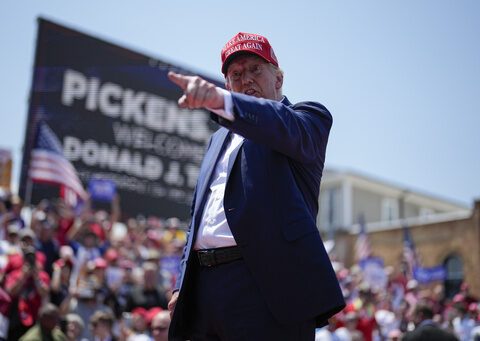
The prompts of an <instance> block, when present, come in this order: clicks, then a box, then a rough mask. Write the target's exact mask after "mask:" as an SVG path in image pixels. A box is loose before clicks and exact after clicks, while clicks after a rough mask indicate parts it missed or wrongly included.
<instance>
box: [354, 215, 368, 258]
mask: <svg viewBox="0 0 480 341" xmlns="http://www.w3.org/2000/svg"><path fill="white" fill-rule="evenodd" d="M358 223H359V224H360V232H359V233H358V235H357V240H356V242H355V258H356V259H357V262H361V261H363V260H365V259H367V258H369V257H370V256H371V255H372V246H371V244H370V238H368V234H367V231H366V225H365V217H364V216H363V214H361V215H360V217H359V219H358Z"/></svg>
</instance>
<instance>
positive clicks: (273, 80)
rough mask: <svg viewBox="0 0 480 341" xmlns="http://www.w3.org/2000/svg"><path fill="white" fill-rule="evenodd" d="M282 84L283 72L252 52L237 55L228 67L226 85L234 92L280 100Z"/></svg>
mask: <svg viewBox="0 0 480 341" xmlns="http://www.w3.org/2000/svg"><path fill="white" fill-rule="evenodd" d="M282 84H283V75H282V73H281V72H280V71H279V70H278V71H276V70H274V69H273V68H272V67H271V66H270V65H269V64H268V63H267V62H266V61H265V60H263V59H262V58H260V57H258V56H255V55H252V54H245V55H240V56H238V57H236V58H235V59H233V60H232V61H231V62H230V65H229V66H228V69H227V76H226V87H227V89H228V90H231V91H234V92H239V93H242V94H246V95H250V96H255V97H258V98H266V99H272V100H276V101H279V100H281V99H282V94H281V88H282Z"/></svg>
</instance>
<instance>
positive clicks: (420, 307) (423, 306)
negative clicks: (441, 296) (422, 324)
mask: <svg viewBox="0 0 480 341" xmlns="http://www.w3.org/2000/svg"><path fill="white" fill-rule="evenodd" d="M415 314H422V316H423V319H424V320H429V319H432V318H433V308H432V306H431V304H429V303H428V302H419V303H417V304H416V305H415Z"/></svg>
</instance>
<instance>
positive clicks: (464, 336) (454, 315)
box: [315, 260, 480, 341]
mask: <svg viewBox="0 0 480 341" xmlns="http://www.w3.org/2000/svg"><path fill="white" fill-rule="evenodd" d="M332 264H333V266H334V268H335V270H336V273H337V278H338V279H339V281H340V285H341V287H342V291H343V294H344V297H345V301H346V302H347V306H346V308H345V309H344V310H343V311H342V312H341V313H339V314H337V315H335V316H334V317H333V318H332V319H330V320H329V325H328V326H326V327H324V328H322V329H319V330H317V332H316V339H315V340H316V341H372V340H373V341H385V340H388V341H396V340H405V341H407V340H417V341H421V340H432V341H433V340H438V341H442V340H460V341H478V340H480V303H479V300H478V298H476V297H474V296H473V295H472V294H471V293H470V291H469V287H468V285H467V284H466V283H463V284H461V286H460V288H459V292H458V293H456V294H455V295H454V296H453V297H447V295H446V293H445V290H444V284H443V282H439V281H437V282H431V283H419V282H418V281H417V280H415V279H413V278H412V276H411V274H410V273H409V272H408V266H406V264H405V263H402V262H401V261H400V265H399V266H398V267H397V268H394V267H391V266H387V267H384V268H383V269H382V272H383V274H384V275H385V277H384V278H383V279H382V280H378V279H374V280H369V279H368V276H366V273H365V271H364V270H363V269H362V266H360V265H359V264H356V265H354V266H352V267H351V268H346V267H345V266H343V264H342V263H339V262H336V261H335V260H333V261H332ZM425 326H428V327H427V331H425V330H424V328H425Z"/></svg>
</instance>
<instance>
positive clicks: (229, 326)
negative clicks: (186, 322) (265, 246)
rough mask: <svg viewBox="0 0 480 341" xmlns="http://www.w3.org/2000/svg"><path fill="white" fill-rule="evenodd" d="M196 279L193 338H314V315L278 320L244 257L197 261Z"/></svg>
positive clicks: (235, 340)
mask: <svg viewBox="0 0 480 341" xmlns="http://www.w3.org/2000/svg"><path fill="white" fill-rule="evenodd" d="M278 280H279V281H281V280H282V279H281V278H279V279H278ZM193 281H194V282H193V293H194V295H193V297H192V299H191V301H190V302H189V304H193V306H191V308H192V310H191V311H192V312H193V314H192V316H191V327H192V329H191V330H192V335H191V341H207V340H208V341H214V340H215V341H257V340H258V341H260V340H261V341H265V340H275V341H281V340H285V341H296V340H299V341H313V340H314V339H315V320H314V319H313V318H312V320H311V321H305V322H303V323H293V324H291V325H283V324H280V323H279V322H278V321H276V320H275V318H274V317H273V316H272V314H271V313H270V311H269V309H268V308H267V306H266V304H265V302H264V299H263V297H262V295H261V294H260V292H259V291H258V289H257V287H256V286H255V283H254V281H253V279H252V277H251V274H250V272H249V271H248V269H247V268H246V266H245V263H244V261H243V260H236V261H233V262H230V263H226V264H221V265H217V266H214V267H210V268H206V267H200V266H198V265H196V266H195V275H194V278H193ZM278 299H279V300H281V299H282V298H281V297H279V298H278Z"/></svg>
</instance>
